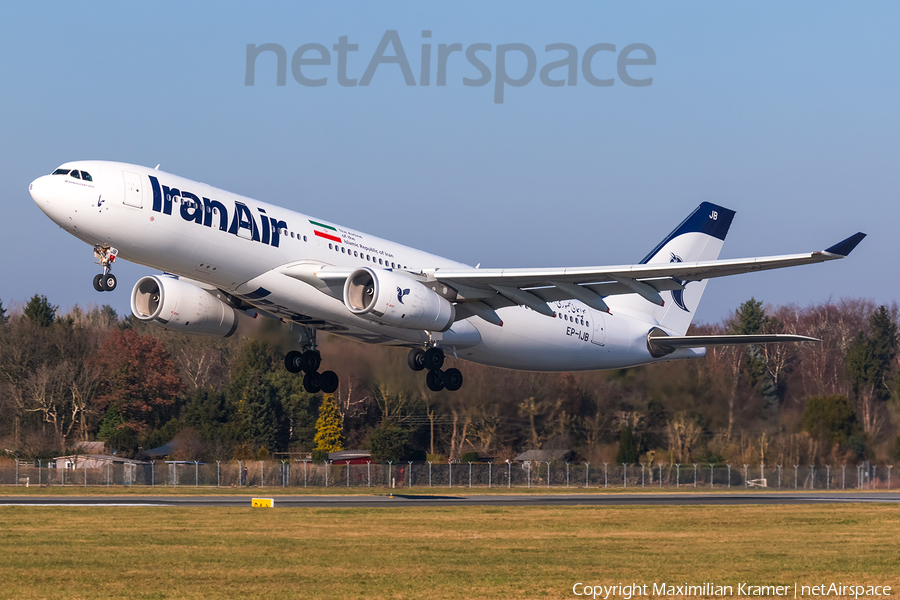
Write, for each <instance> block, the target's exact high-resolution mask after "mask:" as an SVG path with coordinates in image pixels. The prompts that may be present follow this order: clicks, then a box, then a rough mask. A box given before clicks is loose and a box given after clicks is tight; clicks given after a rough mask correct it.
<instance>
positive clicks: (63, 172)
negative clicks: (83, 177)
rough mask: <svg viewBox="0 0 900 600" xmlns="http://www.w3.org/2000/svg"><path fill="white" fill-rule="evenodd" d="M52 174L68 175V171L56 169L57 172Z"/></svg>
mask: <svg viewBox="0 0 900 600" xmlns="http://www.w3.org/2000/svg"><path fill="white" fill-rule="evenodd" d="M53 174H54V175H68V174H69V170H68V169H57V170H55V171H53Z"/></svg>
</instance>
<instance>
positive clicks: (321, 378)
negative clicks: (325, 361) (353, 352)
mask: <svg viewBox="0 0 900 600" xmlns="http://www.w3.org/2000/svg"><path fill="white" fill-rule="evenodd" d="M301 331H302V333H301V335H300V344H301V346H302V347H303V348H304V351H303V352H297V351H296V350H291V351H290V352H288V353H287V354H286V355H285V357H284V368H285V369H287V370H288V372H290V373H300V372H303V373H305V374H304V375H303V389H305V390H306V391H307V392H309V393H310V394H316V393H318V392H320V391H321V392H325V393H326V394H333V393H334V392H335V391H337V389H338V384H339V383H340V381H339V379H338V376H337V374H336V373H335V372H334V371H325V372H324V373H319V366H320V365H321V364H322V355H321V354H319V351H318V350H316V330H315V329H311V328H309V327H304V328H303V330H301Z"/></svg>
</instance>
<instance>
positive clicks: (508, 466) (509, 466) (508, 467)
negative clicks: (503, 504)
mask: <svg viewBox="0 0 900 600" xmlns="http://www.w3.org/2000/svg"><path fill="white" fill-rule="evenodd" d="M506 488H507V489H510V488H512V463H511V462H509V459H507V461H506Z"/></svg>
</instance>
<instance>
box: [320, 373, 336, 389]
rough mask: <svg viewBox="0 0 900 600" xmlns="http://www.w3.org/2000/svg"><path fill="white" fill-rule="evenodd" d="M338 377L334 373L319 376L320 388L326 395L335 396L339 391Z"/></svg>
mask: <svg viewBox="0 0 900 600" xmlns="http://www.w3.org/2000/svg"><path fill="white" fill-rule="evenodd" d="M338 383H339V381H338V376H337V373H335V372H334V371H325V372H324V373H322V374H321V375H319V386H320V387H321V388H322V391H323V392H324V393H326V394H333V393H335V392H336V391H337V389H338Z"/></svg>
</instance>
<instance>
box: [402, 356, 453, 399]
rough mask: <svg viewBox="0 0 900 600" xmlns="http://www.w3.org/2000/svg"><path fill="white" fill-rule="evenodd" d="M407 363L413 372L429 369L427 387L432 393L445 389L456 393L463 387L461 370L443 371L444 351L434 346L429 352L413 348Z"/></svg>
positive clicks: (426, 377) (426, 378) (426, 380)
mask: <svg viewBox="0 0 900 600" xmlns="http://www.w3.org/2000/svg"><path fill="white" fill-rule="evenodd" d="M406 362H407V364H409V368H410V369H412V370H413V371H421V370H423V369H428V373H427V374H426V375H425V385H427V386H428V389H429V390H431V391H432V392H439V391H441V390H443V389H446V390H449V391H451V392H455V391H457V390H458V389H459V388H461V387H462V384H463V376H462V373H460V371H459V369H447V370H446V371H441V367H442V366H444V351H443V350H441V349H440V348H439V347H437V346H432V347H431V348H429V349H428V350H423V349H422V348H413V349H412V350H410V351H409V355H408V356H407V358H406Z"/></svg>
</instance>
